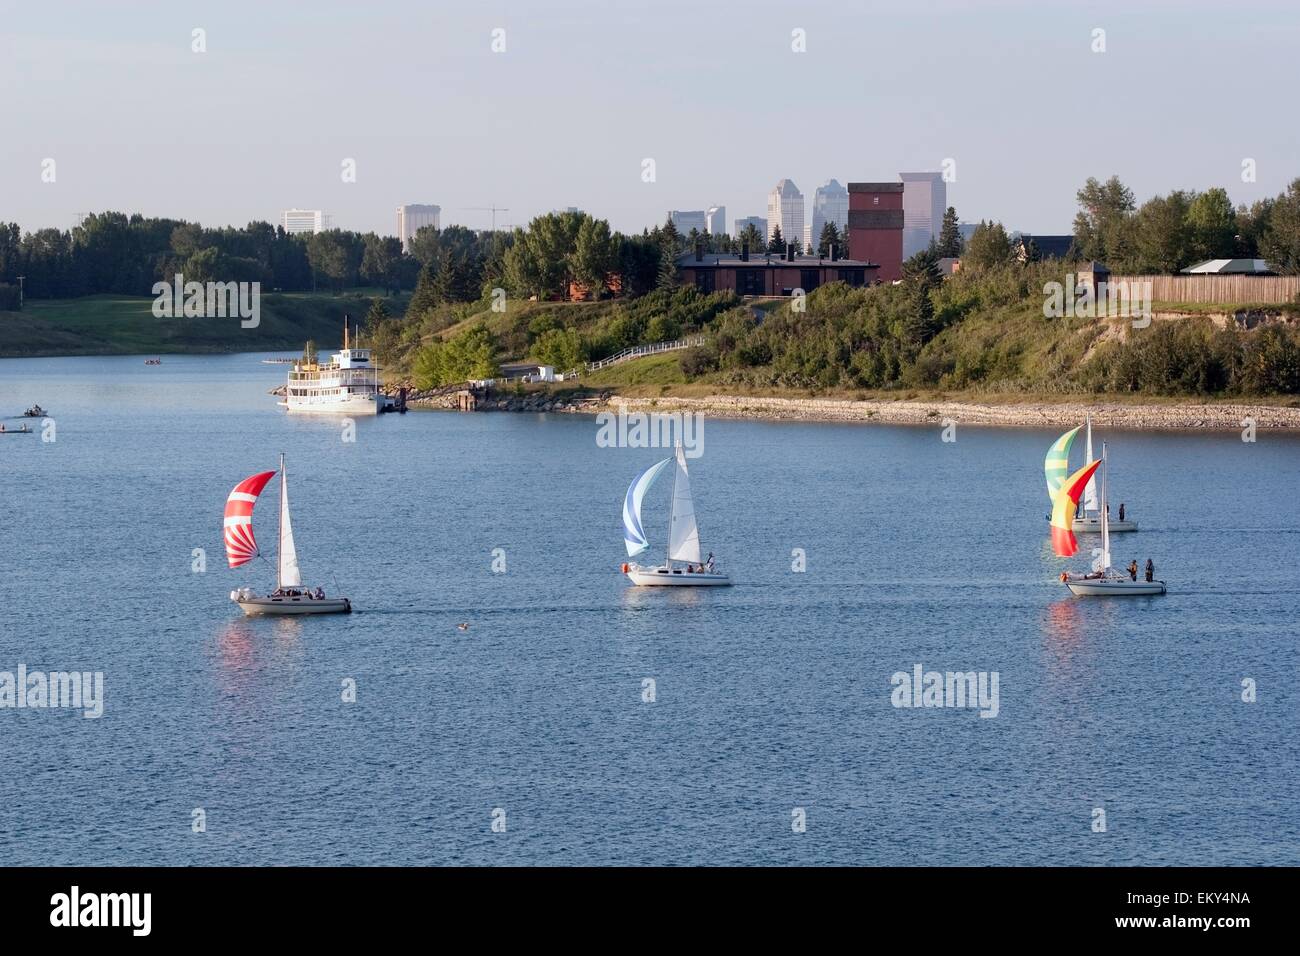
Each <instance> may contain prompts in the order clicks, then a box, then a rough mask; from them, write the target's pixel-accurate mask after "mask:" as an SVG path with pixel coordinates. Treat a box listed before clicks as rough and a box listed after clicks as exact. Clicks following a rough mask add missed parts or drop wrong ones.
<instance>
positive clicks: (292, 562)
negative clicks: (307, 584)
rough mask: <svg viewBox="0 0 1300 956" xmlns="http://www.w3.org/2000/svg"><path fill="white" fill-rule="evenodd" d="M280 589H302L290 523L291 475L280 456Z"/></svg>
mask: <svg viewBox="0 0 1300 956" xmlns="http://www.w3.org/2000/svg"><path fill="white" fill-rule="evenodd" d="M280 587H282V588H297V587H302V575H301V572H299V570H298V550H297V548H295V547H294V545H293V525H292V524H290V522H289V473H288V472H287V471H285V470H284V455H281V456H280Z"/></svg>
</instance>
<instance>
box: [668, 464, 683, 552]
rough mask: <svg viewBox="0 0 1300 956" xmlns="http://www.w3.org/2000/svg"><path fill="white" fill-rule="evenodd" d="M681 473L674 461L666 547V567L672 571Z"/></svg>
mask: <svg viewBox="0 0 1300 956" xmlns="http://www.w3.org/2000/svg"><path fill="white" fill-rule="evenodd" d="M674 457H675V456H674ZM680 471H681V469H680V468H678V467H677V462H676V461H674V462H673V496H672V497H671V498H669V499H668V543H667V544H666V545H665V546H664V566H665V567H666V568H668V569H669V570H672V566H673V509H674V508H676V507H677V477H678V473H679V472H680Z"/></svg>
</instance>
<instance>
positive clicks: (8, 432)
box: [0, 425, 36, 435]
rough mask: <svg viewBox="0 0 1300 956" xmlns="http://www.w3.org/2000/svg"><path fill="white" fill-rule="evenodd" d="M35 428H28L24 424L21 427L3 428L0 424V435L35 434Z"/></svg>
mask: <svg viewBox="0 0 1300 956" xmlns="http://www.w3.org/2000/svg"><path fill="white" fill-rule="evenodd" d="M35 434H36V431H35V429H32V428H28V427H27V426H26V425H24V426H23V427H22V428H5V427H4V425H0V435H35Z"/></svg>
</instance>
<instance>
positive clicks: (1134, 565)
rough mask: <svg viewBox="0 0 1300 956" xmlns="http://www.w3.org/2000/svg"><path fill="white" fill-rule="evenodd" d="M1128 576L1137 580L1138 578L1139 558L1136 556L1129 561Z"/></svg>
mask: <svg viewBox="0 0 1300 956" xmlns="http://www.w3.org/2000/svg"><path fill="white" fill-rule="evenodd" d="M1128 576H1129V577H1131V578H1132V579H1133V580H1134V581H1136V580H1137V579H1138V560H1137V558H1134V559H1133V560H1132V561H1130V562H1129V563H1128Z"/></svg>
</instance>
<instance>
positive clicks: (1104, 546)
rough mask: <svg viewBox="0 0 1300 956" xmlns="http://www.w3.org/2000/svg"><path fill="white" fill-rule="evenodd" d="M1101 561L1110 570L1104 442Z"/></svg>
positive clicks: (1108, 513)
mask: <svg viewBox="0 0 1300 956" xmlns="http://www.w3.org/2000/svg"><path fill="white" fill-rule="evenodd" d="M1101 562H1102V571H1109V570H1110V506H1109V505H1108V504H1107V498H1106V443H1105V442H1102V443H1101Z"/></svg>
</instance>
